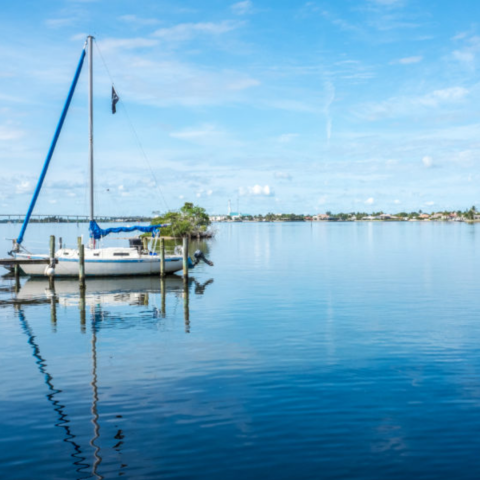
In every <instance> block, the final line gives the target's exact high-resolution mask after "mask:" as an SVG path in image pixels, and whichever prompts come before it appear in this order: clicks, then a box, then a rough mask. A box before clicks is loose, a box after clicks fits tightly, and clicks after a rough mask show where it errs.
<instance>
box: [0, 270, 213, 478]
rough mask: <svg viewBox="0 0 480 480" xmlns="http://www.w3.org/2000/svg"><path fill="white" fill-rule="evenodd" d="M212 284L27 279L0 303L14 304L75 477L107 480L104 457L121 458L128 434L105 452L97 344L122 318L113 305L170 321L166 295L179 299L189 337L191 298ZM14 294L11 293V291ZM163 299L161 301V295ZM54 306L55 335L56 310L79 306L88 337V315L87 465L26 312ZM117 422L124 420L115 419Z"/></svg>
mask: <svg viewBox="0 0 480 480" xmlns="http://www.w3.org/2000/svg"><path fill="white" fill-rule="evenodd" d="M212 283H213V279H209V280H207V281H205V282H203V283H200V282H199V281H197V280H196V279H195V278H194V277H190V278H189V279H188V281H185V282H184V281H183V279H182V278H181V277H178V276H168V277H166V278H164V279H159V278H157V277H135V278H118V279H111V278H108V279H90V280H88V281H87V284H86V289H79V285H78V281H77V280H76V279H75V280H74V279H71V280H68V279H56V281H55V283H54V285H51V282H49V280H48V279H46V278H40V279H29V280H27V281H26V282H25V283H24V284H23V286H20V287H19V286H15V287H16V288H15V289H14V291H15V295H14V297H13V298H12V299H11V300H10V301H2V304H7V303H9V304H11V305H13V306H14V308H15V310H16V312H17V315H18V318H19V320H20V324H21V327H22V330H23V332H24V333H25V335H26V336H27V338H28V344H29V345H30V346H31V348H32V355H33V357H34V358H35V362H36V364H37V365H38V369H39V371H40V373H41V374H42V375H43V376H44V380H45V384H46V385H47V387H48V393H47V395H46V397H47V400H48V401H49V402H50V403H51V405H52V407H53V409H54V410H55V412H56V413H57V421H56V423H55V426H56V427H58V428H61V429H63V431H64V439H63V441H64V442H67V443H69V444H70V445H72V448H73V453H72V454H71V456H72V458H73V466H74V467H75V471H76V472H77V480H84V479H86V478H92V476H93V477H94V478H96V479H100V480H103V479H104V476H103V475H102V474H101V472H100V470H101V465H102V460H103V457H104V456H105V454H106V452H107V451H108V449H112V450H114V451H116V452H117V453H119V454H121V449H122V446H123V444H124V441H125V433H124V432H125V431H124V430H122V429H121V428H118V431H117V434H116V435H115V437H114V439H115V440H116V443H115V444H114V445H112V446H109V447H108V449H107V450H105V448H106V447H103V453H102V447H101V445H102V443H103V442H102V441H101V426H100V425H101V415H100V412H99V408H98V407H99V402H101V396H100V395H99V376H98V373H99V372H98V355H99V352H98V351H97V350H98V348H97V347H98V343H97V339H98V336H99V334H100V333H101V330H102V325H103V324H104V323H105V321H106V320H111V319H112V318H114V319H115V320H117V318H118V319H119V320H120V319H122V317H120V316H119V317H116V316H115V317H114V316H112V315H109V314H108V309H109V307H110V306H112V307H113V306H116V305H118V304H123V305H129V306H134V307H136V306H138V307H143V308H145V307H151V309H152V313H153V315H152V316H153V317H154V318H155V317H156V316H157V315H158V313H159V314H160V316H161V318H166V316H167V305H168V302H167V300H168V299H167V296H173V297H176V298H177V299H180V298H182V299H183V311H184V324H185V333H190V329H191V324H190V322H191V318H190V293H191V292H193V293H194V294H195V295H204V293H205V290H206V288H207V287H208V285H210V284H212ZM12 290H13V289H12ZM157 294H160V299H158V295H157ZM158 300H160V302H159V303H160V309H158V308H157V307H156V302H158ZM47 303H48V304H49V305H50V319H51V325H52V331H53V332H54V333H55V332H56V325H57V319H58V313H59V312H62V311H63V310H60V311H59V312H58V311H57V309H58V305H59V304H60V305H61V306H63V307H72V306H74V307H77V308H78V315H79V320H80V332H81V333H82V334H85V333H86V332H87V316H90V320H91V321H90V328H91V335H92V339H91V382H90V387H91V391H92V396H91V407H90V415H91V420H90V421H91V424H92V427H93V431H92V434H91V437H90V440H89V441H88V446H89V447H90V448H91V450H92V451H91V453H90V454H89V456H90V455H91V457H90V458H91V461H88V460H87V458H88V456H87V455H86V453H85V452H86V451H87V450H88V446H87V445H86V444H85V445H84V448H83V449H82V447H81V446H80V445H81V442H80V441H79V437H78V436H76V435H74V433H73V432H72V425H71V420H70V418H69V417H68V415H67V413H66V410H67V408H66V406H65V405H64V404H62V403H61V402H60V399H59V396H60V395H61V393H62V390H61V389H58V388H55V386H54V381H53V377H52V375H51V374H50V373H49V372H48V370H47V362H46V360H45V358H44V357H43V356H42V355H41V353H40V347H39V345H38V343H37V342H36V337H35V335H34V333H33V330H32V328H31V326H30V325H29V324H28V321H27V318H26V315H25V308H26V306H28V305H39V304H47ZM87 307H89V310H90V312H91V313H90V315H87ZM117 418H121V416H120V415H117ZM119 460H120V461H119V465H118V475H119V476H122V475H124V474H125V473H126V470H125V469H126V468H127V467H128V465H127V464H126V463H123V460H122V459H121V458H120V459H119Z"/></svg>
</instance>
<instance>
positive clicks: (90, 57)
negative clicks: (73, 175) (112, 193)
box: [87, 35, 94, 222]
mask: <svg viewBox="0 0 480 480" xmlns="http://www.w3.org/2000/svg"><path fill="white" fill-rule="evenodd" d="M87 41H88V118H89V122H88V123H89V139H90V152H89V153H90V155H89V158H90V221H91V222H92V221H93V220H94V210H93V55H92V53H93V37H92V36H91V35H89V36H88V37H87Z"/></svg>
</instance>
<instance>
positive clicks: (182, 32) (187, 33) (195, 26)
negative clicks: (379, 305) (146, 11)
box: [153, 21, 241, 42]
mask: <svg viewBox="0 0 480 480" xmlns="http://www.w3.org/2000/svg"><path fill="white" fill-rule="evenodd" d="M240 25H241V24H240V23H238V22H231V21H223V22H219V23H213V22H199V23H180V24H179V25H175V26H174V27H170V28H160V29H159V30H156V31H155V32H154V33H153V36H155V37H158V38H162V39H164V40H167V41H173V42H179V41H185V40H190V39H191V38H193V37H195V36H196V35H199V34H204V35H222V34H224V33H227V32H230V31H232V30H235V29H236V28H238V27H239V26H240Z"/></svg>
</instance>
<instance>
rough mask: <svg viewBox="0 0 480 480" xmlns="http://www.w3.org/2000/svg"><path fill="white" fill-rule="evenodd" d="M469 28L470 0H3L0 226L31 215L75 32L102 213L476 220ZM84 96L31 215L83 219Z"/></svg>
mask: <svg viewBox="0 0 480 480" xmlns="http://www.w3.org/2000/svg"><path fill="white" fill-rule="evenodd" d="M479 14H480V3H479V2H477V1H474V0H462V2H461V3H459V2H450V1H447V0H442V1H438V0H437V1H429V0H424V1H421V2H420V1H414V0H352V1H350V0H339V1H323V2H322V1H318V2H317V1H308V2H298V1H282V2H278V1H277V2H273V1H260V0H258V1H257V0H251V1H249V0H246V1H240V2H228V1H222V2H221V1H212V0H205V1H203V2H198V1H182V2H173V1H172V2H165V1H161V0H160V1H155V2H154V1H150V2H147V1H144V2H133V1H126V0H124V1H122V0H118V1H102V0H98V1H94V0H92V1H85V0H83V1H79V0H77V1H76V0H62V1H56V0H50V1H48V2H43V1H25V2H8V3H6V2H4V3H3V4H2V15H1V17H0V31H1V32H2V33H1V34H0V36H1V42H0V162H1V165H2V169H1V172H0V213H24V212H25V211H26V208H27V206H28V202H29V199H30V196H31V192H32V190H33V188H34V186H35V183H36V180H37V177H38V174H39V172H40V170H41V168H42V165H43V161H44V158H45V155H46V152H47V150H48V147H49V144H50V141H51V138H52V135H53V132H54V129H55V126H56V123H57V121H58V118H59V115H60V112H61V109H62V107H63V102H64V100H65V97H66V94H67V91H68V88H69V86H70V82H71V79H72V77H73V73H74V71H75V67H76V64H77V62H78V58H79V56H80V53H81V49H82V47H83V43H84V39H85V37H86V35H87V34H88V33H91V34H93V35H95V37H96V47H95V49H94V62H95V86H94V88H95V156H96V189H95V195H96V203H97V209H96V213H97V214H100V215H102V214H103V215H122V214H151V212H152V211H155V210H166V209H175V208H178V207H179V206H181V205H182V204H183V202H184V201H193V202H195V203H198V204H200V205H202V206H204V207H205V208H207V210H208V211H209V212H210V213H225V212H226V210H227V202H228V200H229V199H230V200H231V201H232V207H233V209H234V210H236V206H237V203H238V205H239V209H240V211H242V212H248V213H267V212H269V211H271V212H297V213H317V212H324V211H327V210H330V211H334V212H335V211H353V210H354V211H378V210H383V211H388V212H396V211H402V210H412V209H422V210H424V211H433V210H440V209H458V208H461V209H464V208H467V207H470V206H471V205H474V204H475V205H477V207H480V164H479V161H478V160H479V158H480V157H479V155H480V109H479V108H478V105H479V104H480V88H479V85H480V84H479V80H478V67H479V61H480V26H479V25H478V24H477V23H475V21H476V19H477V18H478V17H479ZM99 52H101V56H100V55H99ZM101 57H103V59H104V61H105V63H106V66H107V68H108V70H107V68H105V66H104V64H103V61H102V58H101ZM110 76H111V77H112V78H113V81H114V83H115V86H116V89H117V91H118V94H119V96H120V98H121V101H120V103H119V104H118V113H117V114H116V115H114V116H113V115H112V114H111V113H110V103H109V102H110V100H109V97H110V84H111V81H110ZM86 89H87V85H86V69H85V70H84V72H83V73H82V76H81V78H80V81H79V84H78V87H77V92H76V94H75V97H74V101H73V102H72V105H71V110H70V112H69V116H68V118H67V121H66V122H65V126H64V130H63V132H62V136H61V138H60V140H59V143H58V146H57V151H56V153H55V155H54V158H53V160H52V164H51V169H50V171H49V173H48V175H47V179H46V183H45V186H44V189H43V191H42V194H41V196H40V198H39V201H38V204H37V205H38V206H37V208H36V213H46V214H48V213H57V214H58V213H63V214H68V213H70V214H87V213H88V205H87V189H86V180H87V164H88V157H87V155H88V143H87V142H88V130H87V129H88V125H87V94H86ZM131 125H133V129H132V127H131ZM139 143H140V144H141V146H142V148H140V146H139ZM157 187H158V188H157Z"/></svg>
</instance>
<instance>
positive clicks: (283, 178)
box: [275, 172, 292, 180]
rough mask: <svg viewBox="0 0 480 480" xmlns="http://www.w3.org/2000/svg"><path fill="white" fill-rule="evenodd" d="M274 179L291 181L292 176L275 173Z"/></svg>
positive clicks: (285, 173)
mask: <svg viewBox="0 0 480 480" xmlns="http://www.w3.org/2000/svg"><path fill="white" fill-rule="evenodd" d="M275 178H279V179H281V180H291V179H292V176H291V175H290V174H289V173H287V172H275Z"/></svg>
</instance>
